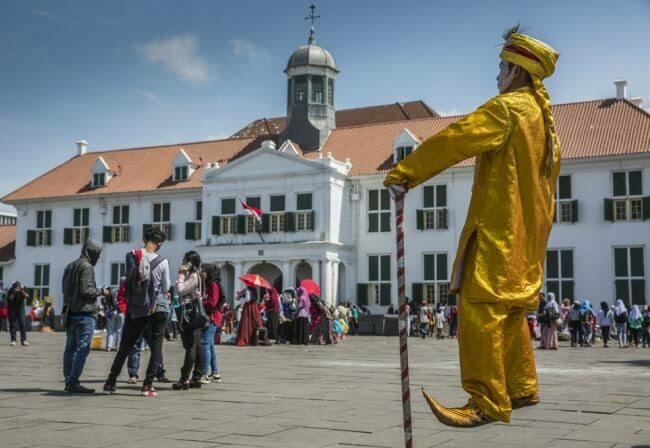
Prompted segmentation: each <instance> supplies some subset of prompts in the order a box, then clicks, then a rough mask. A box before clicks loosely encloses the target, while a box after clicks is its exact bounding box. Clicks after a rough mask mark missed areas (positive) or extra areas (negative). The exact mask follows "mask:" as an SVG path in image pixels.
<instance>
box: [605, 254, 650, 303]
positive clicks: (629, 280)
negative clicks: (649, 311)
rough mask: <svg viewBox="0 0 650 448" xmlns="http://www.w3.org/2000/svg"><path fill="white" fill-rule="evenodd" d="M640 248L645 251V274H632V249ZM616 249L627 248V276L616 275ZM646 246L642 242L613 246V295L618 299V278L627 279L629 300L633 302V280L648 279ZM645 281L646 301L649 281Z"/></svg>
mask: <svg viewBox="0 0 650 448" xmlns="http://www.w3.org/2000/svg"><path fill="white" fill-rule="evenodd" d="M637 248H640V249H641V250H642V251H643V275H642V276H638V275H632V251H631V250H630V249H637ZM616 249H625V250H626V252H627V254H626V255H627V276H617V275H616ZM646 264H647V263H646V247H645V246H644V245H642V244H638V245H636V244H633V245H629V246H612V272H613V274H614V282H613V285H612V286H613V288H614V291H613V297H614V299H618V297H617V294H616V281H617V280H626V281H627V288H628V292H629V301H630V302H632V280H645V279H646V275H645V274H646ZM644 283H645V290H644V291H643V295H644V297H645V300H646V303H647V302H648V286H647V281H645V282H644Z"/></svg>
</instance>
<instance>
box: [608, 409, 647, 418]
mask: <svg viewBox="0 0 650 448" xmlns="http://www.w3.org/2000/svg"><path fill="white" fill-rule="evenodd" d="M616 415H632V416H635V417H650V409H640V408H639V409H636V408H623V409H619V410H618V411H616Z"/></svg>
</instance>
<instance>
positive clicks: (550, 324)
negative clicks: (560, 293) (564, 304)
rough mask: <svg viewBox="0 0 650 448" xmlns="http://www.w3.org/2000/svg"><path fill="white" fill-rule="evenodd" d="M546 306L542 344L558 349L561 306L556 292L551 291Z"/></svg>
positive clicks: (551, 348) (549, 348)
mask: <svg viewBox="0 0 650 448" xmlns="http://www.w3.org/2000/svg"><path fill="white" fill-rule="evenodd" d="M546 297H547V299H548V300H547V301H546V306H545V307H544V323H543V324H542V346H543V347H544V348H546V349H548V350H557V320H558V318H559V317H560V308H559V306H558V304H557V302H556V301H555V294H554V293H552V292H549V293H548V294H547V295H546Z"/></svg>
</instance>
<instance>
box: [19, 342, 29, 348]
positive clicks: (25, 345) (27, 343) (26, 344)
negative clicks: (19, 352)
mask: <svg viewBox="0 0 650 448" xmlns="http://www.w3.org/2000/svg"><path fill="white" fill-rule="evenodd" d="M21 344H23V347H29V342H27V341H23V342H21Z"/></svg>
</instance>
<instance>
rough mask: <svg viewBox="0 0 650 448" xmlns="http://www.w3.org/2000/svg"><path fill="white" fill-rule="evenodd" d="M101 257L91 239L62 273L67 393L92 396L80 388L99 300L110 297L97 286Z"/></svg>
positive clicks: (84, 388) (104, 290) (86, 390)
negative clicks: (97, 265)
mask: <svg viewBox="0 0 650 448" xmlns="http://www.w3.org/2000/svg"><path fill="white" fill-rule="evenodd" d="M101 253H102V248H101V246H100V245H99V244H98V243H97V242H96V241H95V240H93V239H88V240H87V241H86V243H85V244H84V246H83V248H82V249H81V256H80V257H79V258H77V259H76V260H75V261H73V262H72V263H70V264H69V265H68V266H67V267H66V268H65V271H64V273H63V302H64V306H65V309H66V316H67V317H66V332H67V336H68V340H67V342H66V345H65V352H64V354H63V375H64V376H65V391H66V392H70V393H93V392H95V390H94V389H88V388H86V387H83V386H82V385H81V384H79V377H80V376H81V373H82V372H83V369H84V365H85V364H86V358H87V357H88V353H89V352H90V345H91V343H92V340H93V332H94V331H95V313H96V312H97V297H99V296H105V297H109V296H110V291H109V290H108V289H101V288H97V287H96V285H95V267H94V266H95V264H97V260H99V255H100V254H101Z"/></svg>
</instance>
